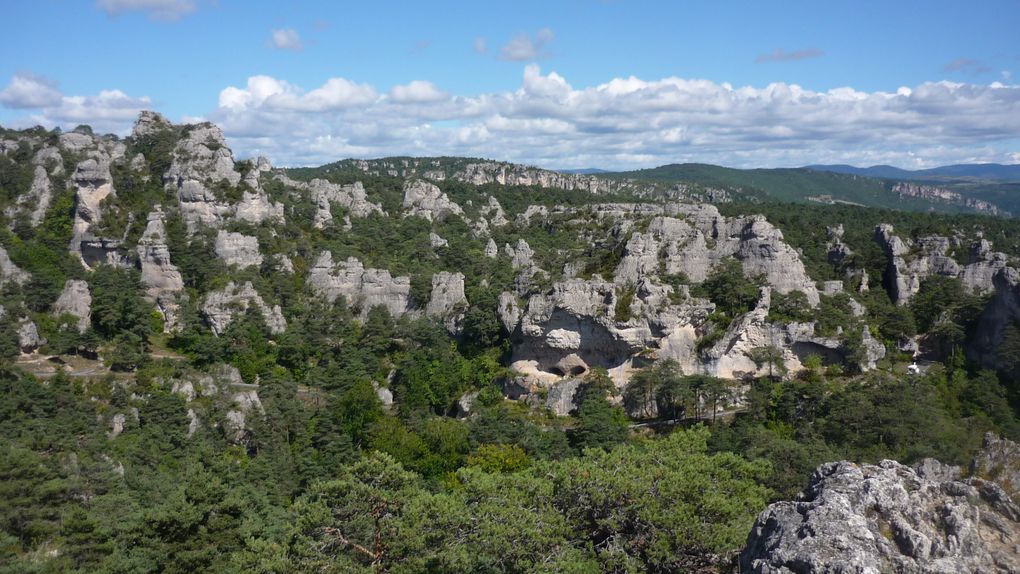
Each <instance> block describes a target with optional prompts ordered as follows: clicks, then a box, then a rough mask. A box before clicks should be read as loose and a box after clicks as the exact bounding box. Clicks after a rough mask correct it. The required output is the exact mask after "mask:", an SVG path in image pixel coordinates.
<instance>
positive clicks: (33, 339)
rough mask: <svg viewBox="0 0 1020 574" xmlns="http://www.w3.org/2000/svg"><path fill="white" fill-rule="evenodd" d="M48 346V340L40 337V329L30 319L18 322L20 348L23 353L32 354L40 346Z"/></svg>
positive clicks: (23, 318) (25, 318)
mask: <svg viewBox="0 0 1020 574" xmlns="http://www.w3.org/2000/svg"><path fill="white" fill-rule="evenodd" d="M45 344H46V339H43V338H42V337H41V336H40V335H39V328H38V327H36V325H35V322H33V321H32V320H31V319H29V318H28V317H22V318H21V321H19V322H18V346H19V347H21V352H22V353H31V352H32V351H34V350H36V349H38V348H39V347H40V346H42V345H45Z"/></svg>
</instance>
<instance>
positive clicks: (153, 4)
mask: <svg viewBox="0 0 1020 574" xmlns="http://www.w3.org/2000/svg"><path fill="white" fill-rule="evenodd" d="M96 6H97V7H98V8H99V9H100V10H102V11H104V12H106V13H107V14H109V15H110V16H119V15H120V14H122V13H124V12H145V13H147V14H148V15H149V18H151V19H153V20H164V21H169V22H174V21H177V20H180V19H181V17H183V16H185V15H187V14H190V13H192V12H194V11H195V8H196V6H195V2H194V0H97V1H96Z"/></svg>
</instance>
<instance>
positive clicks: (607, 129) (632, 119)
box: [0, 64, 1020, 169]
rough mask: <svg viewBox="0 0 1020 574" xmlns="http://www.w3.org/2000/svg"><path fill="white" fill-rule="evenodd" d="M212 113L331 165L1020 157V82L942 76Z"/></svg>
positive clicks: (327, 89)
mask: <svg viewBox="0 0 1020 574" xmlns="http://www.w3.org/2000/svg"><path fill="white" fill-rule="evenodd" d="M54 90H56V88H55V86H54V85H53V84H52V82H50V83H47V81H44V80H38V81H35V80H33V76H30V75H19V76H16V77H15V78H13V79H12V80H11V81H10V83H9V84H8V86H7V87H6V88H5V89H4V90H3V91H0V102H2V103H3V104H4V105H5V106H7V107H8V108H18V109H26V108H29V109H35V112H34V113H33V114H32V115H30V116H29V117H28V118H26V119H25V122H29V123H30V124H31V123H41V124H43V125H55V124H56V125H64V126H70V127H73V124H74V123H78V122H90V123H93V125H94V126H96V127H97V129H102V130H104V131H115V132H119V133H125V132H126V131H127V130H128V129H130V124H131V122H132V121H133V119H134V117H135V115H136V114H137V111H138V110H139V109H140V108H142V107H148V106H150V105H151V102H150V101H149V99H148V98H138V97H130V96H127V95H126V94H124V93H122V92H119V91H116V90H111V91H104V92H102V93H100V94H99V95H97V96H65V95H62V94H59V92H54ZM203 117H204V118H206V119H208V120H211V121H214V122H216V123H217V124H219V125H220V126H222V127H223V129H224V132H225V133H226V135H227V137H228V141H229V143H230V145H231V146H232V147H233V148H234V150H235V152H236V153H237V154H238V155H239V156H241V157H247V156H253V155H265V156H267V157H269V158H271V159H272V160H273V162H274V163H276V164H277V165H291V166H296V165H318V164H322V163H327V162H330V161H335V160H338V159H342V158H347V157H381V156H388V155H419V156H421V155H457V156H471V157H488V158H494V159H500V160H508V161H515V162H522V163H529V164H534V165H540V166H545V167H562V168H571V167H601V168H607V169H629V168H637V167H647V166H654V165H661V164H666V163H674V162H690V161H697V162H707V163H716V164H722V165H728V166H735V167H762V166H765V167H768V166H794V165H805V164H810V163H851V164H856V165H873V164H879V163H888V164H892V165H899V166H903V167H927V166H932V165H938V164H945V163H958V162H979V161H996V162H1002V163H1015V162H1016V161H1017V158H1020V86H1015V85H1004V84H1001V83H998V82H995V83H992V84H988V85H979V84H971V83H956V82H929V83H924V84H921V85H918V86H915V87H913V88H906V87H903V88H899V89H898V90H897V91H895V92H883V91H876V92H864V91H860V90H856V89H853V88H849V87H844V88H837V89H832V90H827V91H813V90H808V89H805V88H803V87H800V86H798V85H795V84H785V83H773V84H769V85H766V86H760V87H756V86H743V87H734V86H732V85H730V84H728V83H716V82H712V81H708V80H698V79H685V78H676V77H671V78H664V79H659V80H643V79H640V78H636V77H627V78H615V79H612V80H610V81H608V82H606V83H603V84H599V85H596V86H591V87H574V86H572V85H571V84H570V83H569V82H568V80H567V79H566V78H564V77H563V76H561V75H559V74H557V73H555V72H548V73H545V72H543V71H542V70H541V69H540V68H539V67H538V66H537V65H534V64H532V65H529V66H526V67H525V68H524V73H523V77H522V80H521V83H520V86H519V87H518V88H517V89H515V90H513V91H504V92H494V93H487V94H477V95H459V94H454V93H449V92H448V91H445V90H443V89H442V87H441V86H437V85H435V84H434V83H432V82H429V81H425V80H416V81H413V82H409V83H407V84H401V85H396V86H391V87H389V88H388V89H386V88H378V87H376V86H372V85H369V84H365V83H359V82H355V81H352V80H350V79H346V78H339V77H338V78H330V79H327V80H326V81H325V82H323V83H322V85H320V86H317V87H312V88H311V89H307V88H304V87H301V86H297V85H294V84H292V83H289V82H287V81H286V80H283V79H280V78H274V77H270V76H253V77H250V78H249V79H248V80H247V82H246V83H245V84H244V85H243V86H228V87H226V88H224V89H222V90H221V92H220V95H219V100H218V102H217V103H216V105H215V107H213V108H212V109H210V110H209V111H208V112H206V113H205V114H203Z"/></svg>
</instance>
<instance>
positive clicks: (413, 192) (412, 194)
mask: <svg viewBox="0 0 1020 574" xmlns="http://www.w3.org/2000/svg"><path fill="white" fill-rule="evenodd" d="M404 209H406V210H407V215H408V216H415V215H416V216H418V217H424V218H425V219H427V220H429V221H436V220H442V219H444V218H445V217H447V216H449V215H463V214H464V210H463V209H461V207H460V206H459V205H457V204H456V203H454V202H453V201H451V200H450V198H449V197H447V196H446V194H445V193H443V192H442V191H441V190H440V189H439V188H438V187H436V186H435V185H434V184H432V183H429V182H427V181H425V180H421V179H416V180H410V181H408V182H406V183H405V184H404Z"/></svg>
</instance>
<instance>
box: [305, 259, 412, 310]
mask: <svg viewBox="0 0 1020 574" xmlns="http://www.w3.org/2000/svg"><path fill="white" fill-rule="evenodd" d="M308 285H309V287H310V288H311V289H312V291H313V292H314V293H316V294H317V295H319V296H321V297H324V298H325V299H326V300H327V301H329V302H330V303H332V302H334V301H336V299H337V298H338V297H344V298H345V299H346V300H347V304H348V305H350V306H352V307H355V308H360V309H361V316H362V318H364V317H365V316H367V314H368V311H369V309H371V308H372V307H374V306H376V305H382V306H383V307H386V309H387V310H388V311H389V312H390V314H391V315H393V316H394V317H396V316H399V315H402V314H404V313H405V312H407V310H408V303H409V297H410V293H411V279H410V278H409V277H393V276H391V275H390V272H389V271H387V270H385V269H366V268H365V266H364V265H362V264H361V262H360V261H358V260H357V259H355V258H353V257H351V258H349V259H347V260H346V261H341V262H337V263H334V262H333V255H332V253H330V252H329V251H324V252H323V253H322V254H321V255H319V259H318V260H317V261H316V262H315V265H314V266H313V267H312V268H311V270H310V271H309V273H308Z"/></svg>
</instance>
